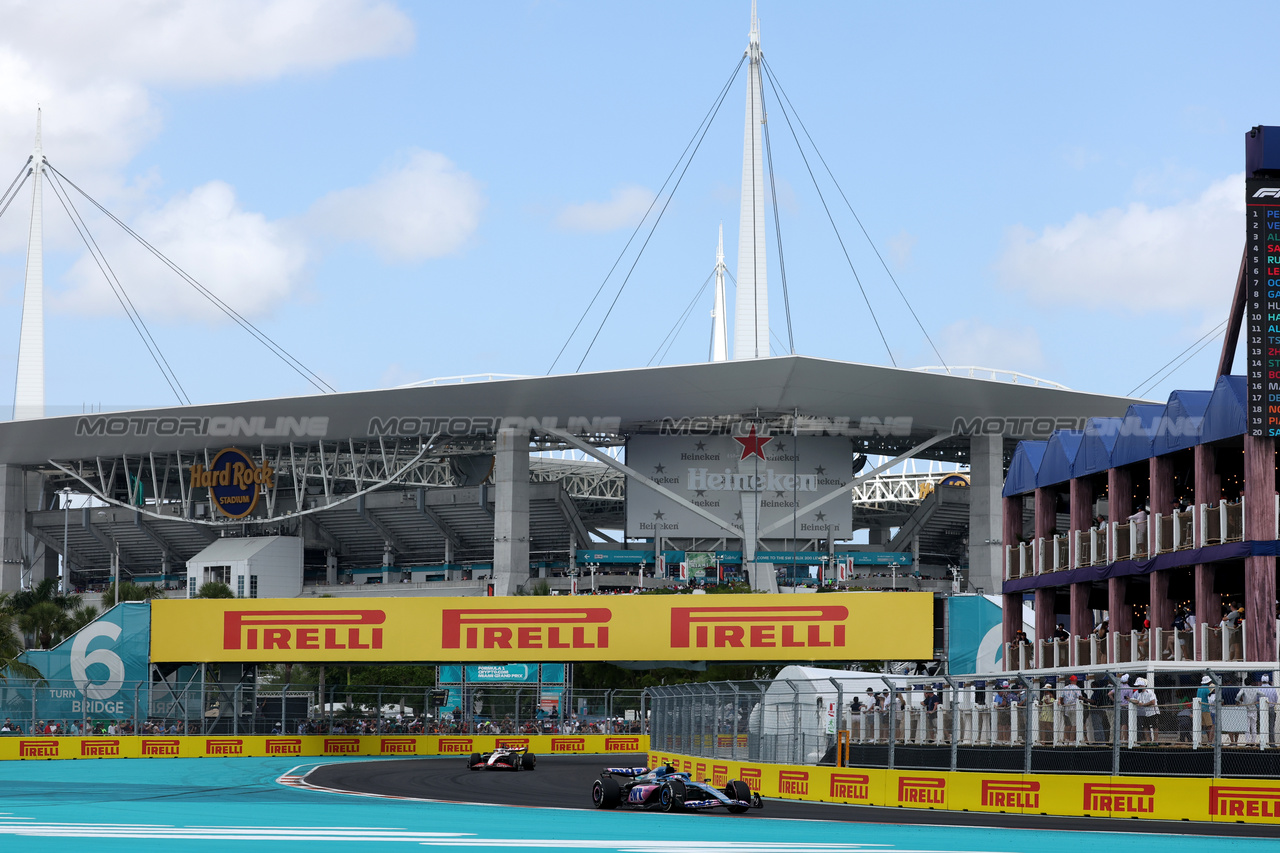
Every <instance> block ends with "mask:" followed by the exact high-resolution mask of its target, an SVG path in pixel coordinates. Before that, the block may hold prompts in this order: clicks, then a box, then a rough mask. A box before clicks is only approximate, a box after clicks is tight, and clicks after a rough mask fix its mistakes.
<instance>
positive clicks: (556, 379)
mask: <svg viewBox="0 0 1280 853" xmlns="http://www.w3.org/2000/svg"><path fill="white" fill-rule="evenodd" d="M1134 402H1137V401H1135V400H1132V399H1128V398H1121V397H1111V396H1106V395H1100V394H1089V393H1083V392H1077V391H1064V390H1060V389H1057V388H1047V387H1040V386H1033V385H1020V384H1015V383H1009V382H999V381H992V380H987V379H980V378H970V377H961V376H948V375H942V374H935V373H924V372H919V371H913V370H903V369H897V368H889V367H879V366H875V365H865V364H854V363H849V362H840V361H831V360H826V359H818V358H810V357H807V356H781V357H776V358H766V359H755V360H746V361H728V362H717V363H706V364H690V365H680V366H674V367H653V368H639V369H628V370H616V371H606V372H598V373H578V374H567V375H559V376H543V377H530V378H519V379H503V380H496V381H491V382H477V383H465V384H456V385H432V386H426V387H406V388H391V389H385V390H377V391H357V392H347V393H338V394H317V395H310V396H302V397H280V398H274V399H263V400H248V401H243V402H236V403H219V404H210V405H198V406H181V407H170V408H156V409H145V410H137V411H132V412H112V413H102V414H93V415H74V416H67V417H55V418H44V419H39V420H30V421H12V422H8V423H0V464H17V465H24V466H40V465H43V464H44V463H46V462H47V461H48V460H51V459H60V460H61V459H84V458H89V457H98V456H119V455H121V454H145V453H166V452H173V451H197V450H203V449H206V448H209V447H211V446H214V445H218V444H219V442H222V443H224V444H225V443H234V442H239V443H243V444H248V445H256V444H266V445H267V446H275V445H279V444H285V443H288V442H289V441H290V440H293V441H295V442H296V441H299V440H301V441H306V440H316V439H325V440H339V441H347V440H352V439H354V440H357V441H359V440H363V439H370V438H378V437H380V436H381V437H387V436H394V437H407V436H409V435H421V436H423V437H430V436H431V435H433V434H435V433H436V432H440V433H442V434H444V435H449V436H458V437H462V436H480V435H486V434H491V433H492V430H491V429H489V428H487V427H489V426H491V425H494V424H498V423H499V422H501V420H502V419H503V418H513V417H518V418H524V419H536V420H537V421H539V422H545V421H546V419H548V418H549V419H551V421H552V423H554V424H556V425H558V426H559V428H561V429H565V428H568V429H569V430H570V431H573V432H580V431H581V432H591V433H594V434H596V435H598V436H600V437H601V438H603V437H604V434H605V433H611V434H614V435H619V436H621V435H625V434H628V433H634V432H650V431H657V430H659V429H660V428H661V427H662V425H663V423H664V421H666V422H667V423H669V424H670V423H672V422H678V421H680V420H681V419H687V418H702V419H707V418H727V419H729V420H730V421H732V419H735V418H748V419H751V418H756V417H759V418H761V419H763V420H765V421H770V420H780V419H785V418H786V417H788V416H790V415H792V414H794V413H798V414H799V415H800V416H801V417H807V418H823V419H832V420H835V419H848V421H847V422H848V423H849V424H850V426H851V427H852V428H855V432H854V434H855V435H856V434H857V430H859V429H861V430H864V431H869V432H870V433H872V435H870V436H868V439H869V440H871V441H872V443H874V440H875V439H884V440H883V441H882V442H881V443H883V444H884V445H885V449H888V450H892V449H895V448H902V449H905V448H907V447H910V446H912V445H913V444H915V443H918V442H917V441H914V440H913V439H918V438H919V437H921V436H928V435H934V434H937V433H950V432H954V431H956V429H957V427H958V426H962V425H968V427H969V428H972V426H973V425H974V424H979V425H981V426H980V428H981V429H982V431H984V432H988V433H999V434H1002V435H1005V436H1006V437H1009V438H1037V437H1043V438H1047V437H1048V435H1049V434H1050V433H1052V432H1053V431H1054V429H1057V428H1067V427H1071V426H1075V425H1076V424H1077V422H1079V426H1077V428H1079V427H1082V426H1083V423H1082V419H1083V418H1085V417H1088V416H1109V415H1121V414H1123V413H1124V412H1125V410H1126V409H1127V408H1128V407H1129V405H1130V404H1132V403H1134ZM864 419H868V420H864ZM885 419H893V420H892V421H890V422H888V424H887V425H886V420H885ZM591 425H595V426H596V427H597V428H596V429H594V430H593V429H591V428H590V427H591ZM908 425H909V426H908ZM802 426H803V422H802ZM211 439H212V440H211ZM955 446H956V447H957V448H959V447H961V446H962V443H958V444H956V445H955Z"/></svg>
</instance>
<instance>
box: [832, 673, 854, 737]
mask: <svg viewBox="0 0 1280 853" xmlns="http://www.w3.org/2000/svg"><path fill="white" fill-rule="evenodd" d="M827 681H830V682H831V684H832V685H833V686H834V687H835V688H836V730H835V737H837V738H839V737H840V732H842V731H844V683H843V682H840V681H836V680H835V678H828V679H827ZM850 728H852V726H850Z"/></svg>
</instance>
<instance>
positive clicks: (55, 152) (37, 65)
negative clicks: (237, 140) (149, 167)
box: [0, 0, 413, 249]
mask: <svg viewBox="0 0 1280 853" xmlns="http://www.w3.org/2000/svg"><path fill="white" fill-rule="evenodd" d="M0 21H3V22H4V25H3V27H0V173H2V174H3V175H4V177H3V179H2V180H3V182H4V184H5V185H7V184H8V181H9V178H10V177H11V176H12V174H13V173H15V172H16V171H17V170H18V167H19V165H20V164H21V163H22V162H23V161H24V160H25V159H26V157H27V155H28V154H29V153H30V152H31V147H32V141H33V136H34V131H35V111H36V106H37V105H40V106H43V107H44V143H45V144H44V149H45V153H46V155H47V156H48V157H49V160H50V161H51V162H52V163H53V164H54V165H55V166H58V167H59V168H61V169H62V170H63V171H64V172H66V173H67V174H68V175H69V176H71V177H72V178H73V179H74V180H76V181H77V183H80V184H81V185H82V186H85V187H86V188H91V190H92V191H93V192H94V195H96V196H97V197H99V198H100V199H102V200H103V201H108V200H111V199H113V198H114V197H116V196H118V195H120V194H121V193H123V192H127V190H126V189H125V187H124V184H125V180H124V178H123V177H122V176H121V175H120V174H119V173H118V171H117V170H118V169H120V168H121V167H122V166H123V165H125V164H126V163H128V162H129V160H130V159H131V158H132V157H134V156H135V155H136V154H137V152H138V151H139V150H140V149H141V147H142V146H143V145H144V144H145V143H146V142H148V141H149V140H150V139H151V138H152V137H153V136H154V135H155V134H156V133H157V132H158V131H159V129H160V126H161V123H162V120H161V113H160V110H159V109H158V108H157V106H156V103H155V100H154V95H153V92H154V91H155V90H158V89H160V88H162V87H163V88H173V87H176V86H199V85H214V84H221V83H245V82H252V81H256V80H270V79H274V78H277V77H280V76H282V75H285V74H290V73H298V72H310V71H317V70H323V69H327V68H332V67H335V66H337V65H340V64H342V63H346V62H350V61H353V60H358V59H363V58H368V57H374V56H383V55H387V54H390V53H396V52H400V51H404V50H407V49H408V48H409V47H410V46H411V45H412V43H413V30H412V26H411V24H410V22H409V20H408V19H407V18H406V16H405V15H404V14H403V13H402V12H400V11H399V10H398V9H396V8H395V7H394V6H393V5H392V4H391V3H389V2H385V0H217V2H208V0H171V1H170V2H156V0H114V2H109V3H106V2H96V3H84V2H80V0H0ZM7 248H12V247H11V246H9V245H8V244H7V242H6V245H5V246H3V247H0V249H7Z"/></svg>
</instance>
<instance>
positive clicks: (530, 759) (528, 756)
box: [520, 752, 617, 785]
mask: <svg viewBox="0 0 1280 853" xmlns="http://www.w3.org/2000/svg"><path fill="white" fill-rule="evenodd" d="M537 766H538V756H536V755H534V754H533V753H532V752H526V753H525V754H524V758H522V759H520V769H522V770H534V769H536V768H537ZM614 784H615V785H616V784H617V783H616V782H615V783H614Z"/></svg>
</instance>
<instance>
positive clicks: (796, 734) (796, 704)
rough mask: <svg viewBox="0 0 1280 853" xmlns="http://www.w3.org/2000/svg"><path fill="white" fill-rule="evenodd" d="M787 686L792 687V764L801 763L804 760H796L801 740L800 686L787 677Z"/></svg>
mask: <svg viewBox="0 0 1280 853" xmlns="http://www.w3.org/2000/svg"><path fill="white" fill-rule="evenodd" d="M786 682H787V686H788V687H790V688H791V720H792V727H791V728H792V732H791V758H792V762H791V763H792V764H801V763H803V762H800V761H796V760H794V759H795V758H796V753H797V752H798V751H799V745H798V741H799V740H800V688H799V687H796V683H795V682H794V681H792V680H791V679H789V678H788V679H786Z"/></svg>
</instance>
